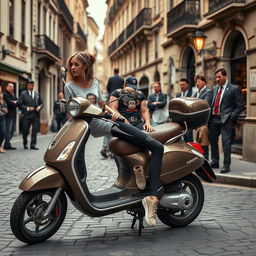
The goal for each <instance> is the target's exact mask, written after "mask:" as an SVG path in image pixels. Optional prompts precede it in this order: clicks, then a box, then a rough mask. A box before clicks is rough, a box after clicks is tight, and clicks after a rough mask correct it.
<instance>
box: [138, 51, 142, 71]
mask: <svg viewBox="0 0 256 256" xmlns="http://www.w3.org/2000/svg"><path fill="white" fill-rule="evenodd" d="M141 59H142V47H139V67H141Z"/></svg>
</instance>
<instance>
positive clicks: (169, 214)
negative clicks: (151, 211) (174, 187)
mask: <svg viewBox="0 0 256 256" xmlns="http://www.w3.org/2000/svg"><path fill="white" fill-rule="evenodd" d="M179 181H180V182H181V184H182V190H184V191H186V192H187V193H189V194H190V195H191V196H192V197H193V204H192V205H191V207H190V208H188V209H186V210H180V211H173V210H171V209H167V208H165V209H163V208H159V210H158V212H157V216H158V218H159V219H160V220H161V221H162V222H163V223H164V224H165V225H167V226H170V227H185V226H187V225H188V224H190V223H192V222H193V221H194V220H195V219H196V218H197V216H198V215H199V214H200V212H201V210H202V208H203V204H204V189H203V186H202V183H201V181H200V180H199V179H198V178H197V177H196V176H195V175H194V174H190V175H188V176H186V177H184V178H182V179H180V180H179Z"/></svg>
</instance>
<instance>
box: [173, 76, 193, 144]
mask: <svg viewBox="0 0 256 256" xmlns="http://www.w3.org/2000/svg"><path fill="white" fill-rule="evenodd" d="M180 90H181V92H180V93H177V94H176V98H184V97H191V96H192V90H191V88H190V86H189V82H188V80H187V79H186V78H181V79H180ZM184 140H185V141H186V142H193V131H188V132H186V134H185V135H184Z"/></svg>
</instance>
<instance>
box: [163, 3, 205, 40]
mask: <svg viewBox="0 0 256 256" xmlns="http://www.w3.org/2000/svg"><path fill="white" fill-rule="evenodd" d="M199 21H200V1H199V0H184V1H183V2H181V3H180V4H178V5H177V6H176V7H174V8H173V9H171V10H170V11H169V12H168V13H167V34H168V36H171V37H179V36H180V35H181V34H183V33H187V32H189V30H191V29H192V31H194V29H195V28H196V26H197V24H198V22H199Z"/></svg>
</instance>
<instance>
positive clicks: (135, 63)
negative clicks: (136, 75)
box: [133, 48, 137, 68]
mask: <svg viewBox="0 0 256 256" xmlns="http://www.w3.org/2000/svg"><path fill="white" fill-rule="evenodd" d="M133 56H134V68H136V66H137V61H136V48H134V55H133Z"/></svg>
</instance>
